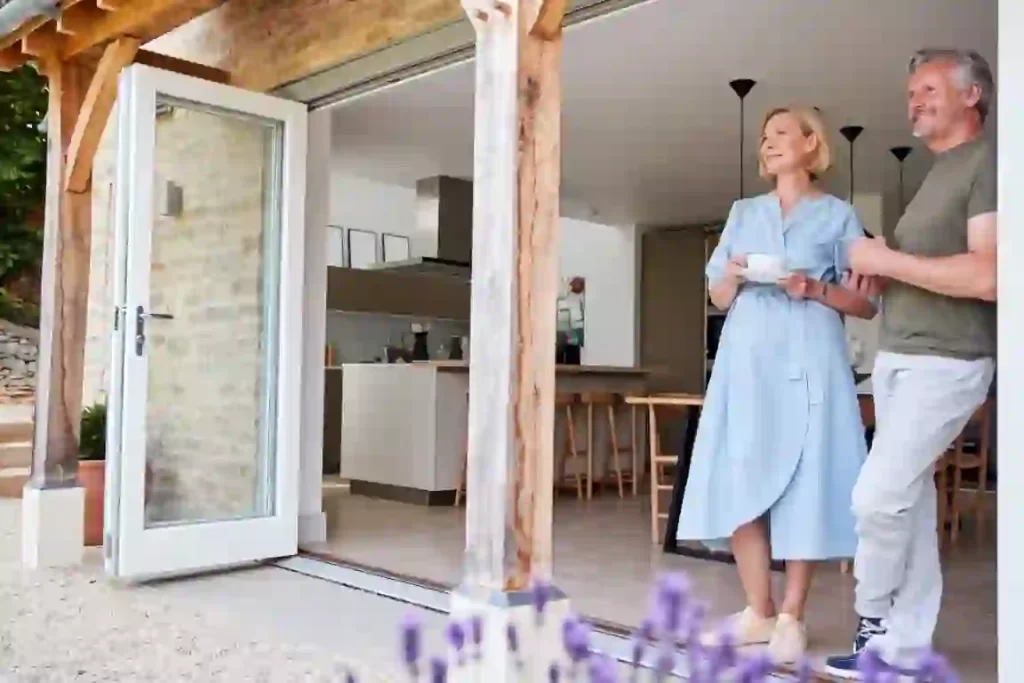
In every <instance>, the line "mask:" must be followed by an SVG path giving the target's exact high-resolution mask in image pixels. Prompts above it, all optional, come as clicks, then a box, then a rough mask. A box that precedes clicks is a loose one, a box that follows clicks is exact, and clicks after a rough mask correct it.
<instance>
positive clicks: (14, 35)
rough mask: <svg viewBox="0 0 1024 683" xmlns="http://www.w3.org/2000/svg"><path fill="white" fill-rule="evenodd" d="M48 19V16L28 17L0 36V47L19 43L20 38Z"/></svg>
mask: <svg viewBox="0 0 1024 683" xmlns="http://www.w3.org/2000/svg"><path fill="white" fill-rule="evenodd" d="M49 20H50V19H49V18H48V17H36V18H35V19H29V20H28V21H26V22H25V23H24V24H22V25H21V26H19V27H18V28H16V29H14V30H13V31H11V32H10V33H8V34H7V35H6V36H0V49H2V48H6V47H10V46H11V45H14V44H15V43H20V42H21V39H22V38H24V37H25V36H27V35H28V34H30V33H32V32H33V31H35V30H36V29H37V28H39V27H40V26H42V25H43V24H45V23H46V22H48V21H49Z"/></svg>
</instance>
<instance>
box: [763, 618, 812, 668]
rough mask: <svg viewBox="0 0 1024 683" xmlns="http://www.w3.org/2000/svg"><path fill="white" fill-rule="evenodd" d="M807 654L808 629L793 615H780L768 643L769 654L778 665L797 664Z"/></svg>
mask: <svg viewBox="0 0 1024 683" xmlns="http://www.w3.org/2000/svg"><path fill="white" fill-rule="evenodd" d="M805 652H807V628H806V627H805V626H804V625H803V623H801V622H800V621H798V620H797V619H796V617H794V616H793V615H791V614H780V615H779V618H778V619H777V620H776V622H775V630H774V631H773V632H772V637H771V640H769V641H768V654H769V656H771V658H772V660H773V661H774V662H775V663H776V664H796V663H797V662H799V661H800V660H801V659H803V656H804V653H805Z"/></svg>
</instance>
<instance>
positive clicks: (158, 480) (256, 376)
mask: <svg viewBox="0 0 1024 683" xmlns="http://www.w3.org/2000/svg"><path fill="white" fill-rule="evenodd" d="M115 125H116V123H115V122H114V120H113V119H112V122H111V124H110V125H109V126H108V128H109V129H110V130H108V131H107V132H106V134H105V137H104V144H103V148H102V149H101V151H100V154H99V155H98V157H97V162H96V166H95V170H94V172H95V178H94V188H95V191H94V192H95V193H94V200H93V201H94V205H93V235H94V237H93V246H92V248H93V252H92V260H91V265H92V271H91V277H90V306H89V324H88V329H87V342H86V378H85V384H86V386H85V393H86V401H87V402H88V401H90V400H95V398H96V397H99V396H102V395H103V394H104V393H105V388H106V383H107V382H108V381H109V364H110V331H111V328H112V311H113V301H112V294H113V292H112V284H113V277H112V275H113V270H114V268H113V255H114V245H113V243H112V238H111V236H112V234H113V230H112V221H113V202H112V191H113V186H112V179H113V171H114V167H113V162H114V148H115V145H116V134H115V131H114V130H113V129H114V127H115ZM266 132H267V128H266V127H265V126H264V125H263V124H261V123H256V122H252V121H244V120H239V119H228V118H224V117H221V116H214V115H212V114H207V113H202V112H198V111H190V110H186V109H183V108H180V107H179V108H175V109H173V110H172V112H171V113H170V114H167V115H163V116H161V118H160V120H159V121H158V123H157V141H156V150H155V151H156V163H157V169H156V171H157V173H156V177H157V182H158V184H160V183H164V182H166V181H172V182H174V183H175V184H177V185H179V186H181V188H182V193H183V211H182V212H181V214H180V215H178V216H163V215H160V210H159V208H158V210H157V216H156V217H155V222H154V229H153V236H152V248H151V251H152V253H151V259H152V263H151V266H150V290H151V293H150V311H152V312H155V313H169V314H172V315H173V316H174V319H173V320H159V319H151V320H149V321H148V323H147V338H148V343H147V355H148V360H149V377H148V401H147V414H146V435H147V444H146V448H147V453H146V456H147V462H148V463H149V465H150V466H151V467H152V473H153V481H152V486H151V491H150V498H149V499H148V500H147V506H146V508H147V517H148V519H149V521H150V522H151V523H162V522H163V523H173V522H177V521H191V520H199V519H223V518H233V517H243V516H248V515H251V514H253V513H254V507H255V506H257V505H258V504H260V502H261V501H263V500H265V498H264V497H263V496H262V495H261V485H260V482H261V481H262V480H263V472H262V471H261V470H260V468H259V467H258V464H259V463H260V461H261V460H262V459H261V458H259V457H258V454H259V452H260V449H261V448H263V447H264V446H263V444H262V440H263V429H262V425H263V412H264V406H265V405H266V404H267V391H268V389H269V388H268V387H267V386H265V383H264V380H263V372H262V365H263V358H264V356H265V355H266V354H267V352H268V351H269V350H270V349H269V348H268V347H267V344H266V343H265V339H266V338H267V335H266V333H265V329H264V328H265V323H266V321H265V320H264V316H263V305H262V304H263V284H264V282H263V272H262V264H263V254H264V234H263V232H264V231H263V223H264V221H263V216H264V192H263V186H264V183H265V180H266V176H267V171H268V170H269V167H268V164H267V161H266V159H267V152H268V149H269V145H268V138H269V136H268V135H267V134H266ZM274 258H276V256H275V257H274ZM129 319H130V320H131V322H130V323H129V324H130V325H134V321H133V320H132V319H131V317H129ZM131 331H133V330H131ZM130 338H131V335H129V339H130Z"/></svg>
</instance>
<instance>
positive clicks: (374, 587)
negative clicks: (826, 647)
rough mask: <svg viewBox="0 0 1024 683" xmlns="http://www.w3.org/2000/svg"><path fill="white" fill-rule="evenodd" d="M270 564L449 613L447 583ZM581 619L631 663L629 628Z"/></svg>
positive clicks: (301, 561)
mask: <svg viewBox="0 0 1024 683" xmlns="http://www.w3.org/2000/svg"><path fill="white" fill-rule="evenodd" d="M272 564H273V565H274V566H276V567H280V568H281V569H285V570H288V571H292V572H295V573H298V574H303V575H305V576H309V577H311V578H316V579H321V580H324V581H330V582H331V583H336V584H339V585H342V586H345V587H346V588H351V589H353V590H358V591H364V592H366V593H372V594H374V595H378V596H380V597H383V598H387V599H389V600H396V601H398V602H402V603H405V604H408V605H411V606H414V607H418V608H420V609H426V610H430V611H432V612H436V613H438V614H448V613H449V602H450V594H451V590H452V586H450V585H446V584H442V583H438V582H434V581H429V580H424V579H420V578H414V577H407V576H402V575H398V574H395V573H393V572H389V571H387V570H384V569H381V568H379V567H370V566H366V565H361V564H357V563H354V562H347V561H345V560H341V559H338V558H336V557H331V556H329V555H324V554H321V553H308V552H303V553H301V554H299V555H296V556H294V557H288V558H285V559H282V560H276V561H274V562H272ZM584 619H586V621H587V623H589V624H590V625H591V626H592V627H593V629H594V630H593V632H592V634H591V644H592V646H593V648H594V649H595V650H598V651H600V652H602V653H604V654H606V655H608V656H609V657H612V658H613V659H615V660H618V661H619V662H621V663H623V664H629V663H630V661H631V659H632V650H633V644H632V639H631V636H630V632H629V629H627V628H626V627H624V626H622V625H620V624H612V623H609V622H605V621H604V620H600V619H590V618H588V617H584ZM655 656H656V653H655V652H648V654H647V656H646V657H645V658H644V660H645V661H644V664H645V665H647V666H653V665H654V659H655ZM672 674H673V676H675V677H676V678H677V679H680V680H683V681H686V680H689V666H688V664H687V663H686V662H685V661H683V662H680V663H679V664H677V665H676V667H675V669H674V670H673V672H672ZM771 680H777V681H793V680H795V679H794V678H793V677H792V676H789V675H785V674H781V673H780V674H773V675H772V677H771Z"/></svg>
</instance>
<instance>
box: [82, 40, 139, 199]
mask: <svg viewBox="0 0 1024 683" xmlns="http://www.w3.org/2000/svg"><path fill="white" fill-rule="evenodd" d="M138 50H139V41H138V39H137V38H119V39H117V40H115V41H114V42H112V43H110V44H109V45H107V48H106V49H105V50H104V51H103V57H101V58H100V63H99V65H98V66H97V67H96V72H95V73H94V74H93V77H92V81H91V82H90V83H89V90H88V92H86V94H85V102H84V103H83V104H82V111H81V112H80V113H79V115H78V121H77V122H76V123H75V129H74V133H72V135H71V143H70V145H69V147H68V153H67V161H66V167H65V170H66V173H67V175H66V178H65V182H64V190H65V191H67V192H85V191H86V190H88V189H89V180H90V178H91V177H92V162H93V159H94V158H95V156H96V150H97V149H99V146H100V138H102V137H103V131H104V129H105V128H106V127H107V120H108V119H109V118H110V111H111V110H112V109H113V108H114V102H115V101H116V100H117V79H118V77H119V76H120V75H121V70H122V69H123V68H124V67H126V66H128V65H129V64H131V63H132V60H133V59H134V58H135V53H136V52H138Z"/></svg>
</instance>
